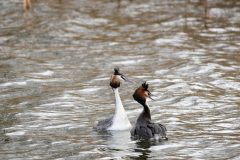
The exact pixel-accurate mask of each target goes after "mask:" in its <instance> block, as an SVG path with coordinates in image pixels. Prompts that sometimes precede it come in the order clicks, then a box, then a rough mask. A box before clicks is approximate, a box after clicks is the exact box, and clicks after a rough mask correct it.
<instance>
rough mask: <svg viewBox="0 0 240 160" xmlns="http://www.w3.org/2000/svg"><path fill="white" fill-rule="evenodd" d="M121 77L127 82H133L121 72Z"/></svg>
mask: <svg viewBox="0 0 240 160" xmlns="http://www.w3.org/2000/svg"><path fill="white" fill-rule="evenodd" d="M121 78H122V79H123V80H124V81H125V82H128V83H133V81H131V80H130V79H128V78H127V77H126V76H124V75H123V74H121Z"/></svg>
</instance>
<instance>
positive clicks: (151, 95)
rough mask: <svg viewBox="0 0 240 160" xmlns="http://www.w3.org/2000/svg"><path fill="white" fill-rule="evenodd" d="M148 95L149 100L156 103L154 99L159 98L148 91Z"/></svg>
mask: <svg viewBox="0 0 240 160" xmlns="http://www.w3.org/2000/svg"><path fill="white" fill-rule="evenodd" d="M148 94H149V96H148V97H149V98H150V99H151V100H153V101H155V99H153V97H157V96H155V95H153V94H152V93H151V92H149V91H148Z"/></svg>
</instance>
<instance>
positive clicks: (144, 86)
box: [142, 82, 148, 91]
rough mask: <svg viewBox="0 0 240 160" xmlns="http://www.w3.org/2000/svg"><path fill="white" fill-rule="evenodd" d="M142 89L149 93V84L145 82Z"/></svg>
mask: <svg viewBox="0 0 240 160" xmlns="http://www.w3.org/2000/svg"><path fill="white" fill-rule="evenodd" d="M142 87H143V88H144V89H145V90H146V91H147V90H148V84H147V82H144V83H143V84H142Z"/></svg>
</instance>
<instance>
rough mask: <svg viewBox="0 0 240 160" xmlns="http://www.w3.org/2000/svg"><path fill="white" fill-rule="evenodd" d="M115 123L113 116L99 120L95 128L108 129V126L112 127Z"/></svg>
mask: <svg viewBox="0 0 240 160" xmlns="http://www.w3.org/2000/svg"><path fill="white" fill-rule="evenodd" d="M112 123H113V116H111V117H110V118H107V119H103V120H100V121H98V123H97V125H96V126H95V127H94V129H96V130H98V131H106V130H107V128H108V127H110V126H111V125H112Z"/></svg>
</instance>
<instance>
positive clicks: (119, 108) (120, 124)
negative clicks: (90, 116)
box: [94, 68, 132, 131]
mask: <svg viewBox="0 0 240 160" xmlns="http://www.w3.org/2000/svg"><path fill="white" fill-rule="evenodd" d="M121 80H124V81H128V80H127V79H126V77H125V76H124V75H123V74H121V73H120V72H119V69H118V68H114V73H113V75H112V76H111V79H110V86H111V87H112V90H113V92H114V95H115V113H114V115H113V116H111V117H109V118H107V119H104V120H100V121H98V123H97V125H96V126H95V127H94V128H95V129H96V130H100V131H101V130H127V129H130V128H131V127H132V125H131V123H130V122H129V120H128V117H127V114H126V112H125V109H124V108H123V105H122V101H121V98H120V95H119V93H118V88H119V87H120V84H121Z"/></svg>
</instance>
